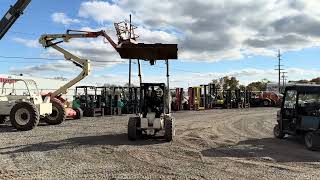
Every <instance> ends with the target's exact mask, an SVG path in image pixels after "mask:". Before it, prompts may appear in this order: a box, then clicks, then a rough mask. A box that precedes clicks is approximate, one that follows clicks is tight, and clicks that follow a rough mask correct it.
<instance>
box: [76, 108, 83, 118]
mask: <svg viewBox="0 0 320 180" xmlns="http://www.w3.org/2000/svg"><path fill="white" fill-rule="evenodd" d="M75 111H76V113H77V115H76V117H75V119H81V118H83V111H82V109H81V108H76V109H75Z"/></svg>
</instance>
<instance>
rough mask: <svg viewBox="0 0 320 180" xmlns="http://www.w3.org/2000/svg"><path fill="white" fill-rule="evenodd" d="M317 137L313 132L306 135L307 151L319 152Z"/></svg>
mask: <svg viewBox="0 0 320 180" xmlns="http://www.w3.org/2000/svg"><path fill="white" fill-rule="evenodd" d="M316 136H317V135H316V134H315V133H313V132H308V133H306V134H305V135H304V143H305V146H306V147H307V149H309V150H311V151H315V150H317V148H318V147H317V140H316V138H317V137H316Z"/></svg>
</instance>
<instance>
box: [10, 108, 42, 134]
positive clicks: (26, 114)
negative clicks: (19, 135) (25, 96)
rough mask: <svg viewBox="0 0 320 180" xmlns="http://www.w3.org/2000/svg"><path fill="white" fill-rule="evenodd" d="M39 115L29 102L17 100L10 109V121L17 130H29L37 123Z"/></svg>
mask: <svg viewBox="0 0 320 180" xmlns="http://www.w3.org/2000/svg"><path fill="white" fill-rule="evenodd" d="M39 119H40V115H39V112H38V109H37V107H36V106H35V105H34V104H32V103H30V102H19V103H17V104H16V105H14V106H13V108H12V109H11V111H10V121H11V124H12V126H13V127H14V128H16V129H17V130H19V131H29V130H31V129H33V128H35V127H36V126H37V125H38V123H39Z"/></svg>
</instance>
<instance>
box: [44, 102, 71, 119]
mask: <svg viewBox="0 0 320 180" xmlns="http://www.w3.org/2000/svg"><path fill="white" fill-rule="evenodd" d="M51 103H52V113H51V114H50V115H49V116H46V117H45V118H44V121H45V122H46V123H47V124H49V125H58V124H61V123H62V122H63V121H64V120H65V119H66V109H65V108H64V105H63V104H62V103H61V102H60V101H59V100H58V99H51Z"/></svg>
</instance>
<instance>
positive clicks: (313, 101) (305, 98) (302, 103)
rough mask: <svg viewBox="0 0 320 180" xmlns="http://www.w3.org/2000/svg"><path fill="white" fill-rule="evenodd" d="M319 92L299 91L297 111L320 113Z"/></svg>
mask: <svg viewBox="0 0 320 180" xmlns="http://www.w3.org/2000/svg"><path fill="white" fill-rule="evenodd" d="M319 110H320V94H315V93H301V94H299V96H298V111H299V113H300V114H302V115H307V116H319V115H320V111H319Z"/></svg>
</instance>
